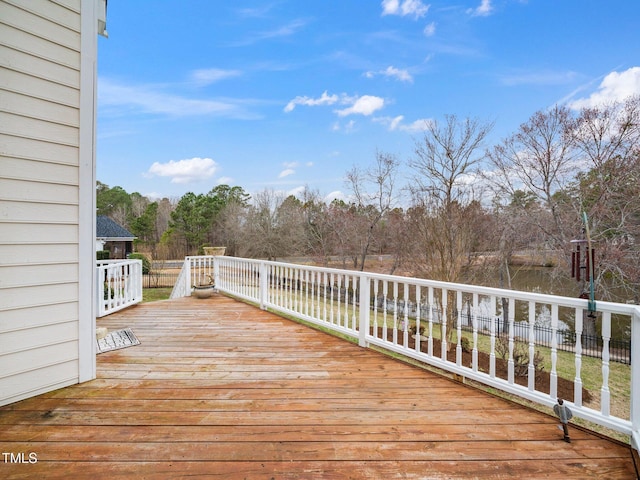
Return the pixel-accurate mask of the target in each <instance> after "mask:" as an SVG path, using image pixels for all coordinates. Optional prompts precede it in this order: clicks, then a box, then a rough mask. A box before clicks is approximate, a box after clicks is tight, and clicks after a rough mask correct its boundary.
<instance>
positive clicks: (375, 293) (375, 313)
mask: <svg viewBox="0 0 640 480" xmlns="http://www.w3.org/2000/svg"><path fill="white" fill-rule="evenodd" d="M378 282H379V280H378V279H377V278H376V279H374V280H373V298H374V300H373V336H374V337H376V338H379V337H378Z"/></svg>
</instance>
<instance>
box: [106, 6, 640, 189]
mask: <svg viewBox="0 0 640 480" xmlns="http://www.w3.org/2000/svg"><path fill="white" fill-rule="evenodd" d="M639 21H640V1H637V0H611V1H607V2H605V1H602V0H459V1H435V0H434V1H431V2H427V1H421V0H384V1H380V0H304V1H303V0H271V1H269V0H265V1H258V0H256V1H242V0H238V1H221V0H158V1H154V2H151V1H133V0H111V1H110V2H109V5H108V17H107V30H108V33H109V38H108V39H103V38H101V39H100V41H99V47H98V48H99V52H98V127H97V128H98V135H97V136H98V148H97V163H98V166H97V177H98V180H100V181H102V182H103V183H106V184H107V185H109V186H112V187H113V186H116V185H119V186H121V187H123V188H124V189H125V190H127V191H128V192H134V191H137V192H139V193H141V194H143V195H148V196H156V197H161V196H167V197H180V196H181V195H183V194H184V193H186V192H188V191H192V192H195V193H205V192H208V191H209V190H211V189H212V188H213V187H215V186H216V185H218V184H220V183H226V184H229V185H239V186H241V187H243V188H244V189H245V190H246V191H248V192H250V193H254V192H258V191H261V190H264V189H273V190H277V191H283V192H286V193H294V194H295V193H296V192H299V191H300V190H301V189H302V188H304V187H305V186H308V187H309V188H310V189H312V190H316V191H318V192H319V193H320V194H321V195H322V196H326V197H327V198H328V199H331V198H335V197H341V196H342V197H344V196H345V195H347V194H348V189H347V187H346V184H345V181H344V176H345V173H346V171H347V170H349V169H350V168H351V167H352V166H354V165H359V166H366V165H369V164H371V163H372V162H373V161H374V159H375V155H376V151H382V152H387V153H391V154H394V155H396V156H397V157H398V159H400V160H402V161H405V160H408V159H409V158H410V157H411V155H412V152H413V150H414V148H415V143H416V141H418V140H419V139H420V137H421V136H422V135H423V130H422V129H423V128H424V125H425V123H426V122H428V121H429V120H432V119H435V120H442V119H443V117H444V115H446V114H455V115H457V116H459V117H461V118H464V117H467V116H469V117H478V118H480V119H482V120H486V121H494V122H495V127H494V129H493V131H492V134H491V137H490V144H493V143H497V142H499V141H500V139H502V138H504V137H506V136H508V135H510V134H512V133H514V132H515V131H516V130H517V128H518V126H519V125H520V124H521V123H523V122H525V121H526V120H527V119H528V118H529V117H530V116H531V115H532V114H533V113H534V112H536V111H537V110H541V109H546V108H548V107H550V106H552V105H554V104H558V103H566V104H568V105H570V106H573V107H576V108H577V107H580V106H587V105H592V104H594V103H596V102H599V101H610V100H615V99H621V98H623V97H624V96H626V95H629V94H632V93H636V94H637V93H640V34H639V33H638V22H639ZM407 175H408V172H407ZM403 181H410V178H409V177H408V176H407V177H403Z"/></svg>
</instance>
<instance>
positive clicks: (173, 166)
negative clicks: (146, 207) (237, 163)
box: [146, 157, 218, 184]
mask: <svg viewBox="0 0 640 480" xmlns="http://www.w3.org/2000/svg"><path fill="white" fill-rule="evenodd" d="M217 170H218V164H217V163H216V162H215V161H214V160H212V159H211V158H199V157H195V158H189V159H184V160H178V161H174V160H170V161H169V162H167V163H160V162H154V163H153V165H151V167H149V170H148V171H147V174H146V175H147V176H149V177H153V176H158V177H171V183H179V184H186V183H193V182H198V181H202V180H206V179H207V178H211V177H212V176H213V175H214V174H215V173H216V171H217Z"/></svg>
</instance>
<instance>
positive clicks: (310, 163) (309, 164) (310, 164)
mask: <svg viewBox="0 0 640 480" xmlns="http://www.w3.org/2000/svg"><path fill="white" fill-rule="evenodd" d="M304 165H305V167H309V168H311V167H313V162H307V163H305V164H304Z"/></svg>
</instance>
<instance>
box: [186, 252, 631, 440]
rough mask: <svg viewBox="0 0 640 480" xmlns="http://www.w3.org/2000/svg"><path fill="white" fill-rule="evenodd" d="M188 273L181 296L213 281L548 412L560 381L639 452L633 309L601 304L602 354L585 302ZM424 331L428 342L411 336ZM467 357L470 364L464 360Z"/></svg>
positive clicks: (587, 415) (228, 265)
mask: <svg viewBox="0 0 640 480" xmlns="http://www.w3.org/2000/svg"><path fill="white" fill-rule="evenodd" d="M185 269H186V270H187V274H186V277H185V278H188V279H190V283H189V285H187V286H186V288H182V290H181V291H182V292H183V294H184V295H188V294H190V291H191V285H193V284H194V283H197V282H198V280H197V279H201V278H203V277H205V276H207V275H211V274H213V276H214V278H215V284H216V287H217V288H218V289H219V290H220V291H221V292H224V293H227V294H230V295H233V296H236V297H239V298H242V299H245V300H249V301H252V302H256V303H258V304H259V305H260V307H261V308H263V309H271V310H274V311H276V312H281V313H283V314H287V315H291V316H294V317H297V318H300V319H302V320H305V321H308V322H311V323H314V324H316V325H319V326H322V327H324V328H327V329H329V330H332V331H335V332H339V333H341V334H343V335H346V336H348V337H351V338H352V339H354V340H355V341H357V342H358V343H359V345H361V346H363V347H368V346H376V347H380V348H384V349H386V350H389V351H392V352H396V353H399V354H402V355H405V356H407V357H411V358H413V359H416V360H419V361H421V362H424V363H426V364H429V365H432V366H435V367H438V368H441V369H443V370H446V371H448V372H451V373H453V374H456V375H459V376H461V377H463V378H468V379H472V380H475V381H478V382H481V383H483V384H485V385H489V386H491V387H493V388H496V389H499V390H502V391H504V392H507V393H510V394H513V395H517V396H519V397H522V398H525V399H528V400H531V401H533V402H536V403H538V404H540V405H543V406H545V407H549V409H551V407H553V405H554V404H555V403H556V401H557V398H558V381H559V377H560V376H563V377H565V378H567V379H568V380H570V381H572V382H573V384H574V392H573V401H566V402H565V403H566V404H567V405H569V407H570V408H571V410H572V411H573V413H574V415H575V416H576V417H580V418H583V419H586V420H589V421H591V422H594V423H596V424H599V425H602V426H604V427H607V428H611V429H614V430H616V431H619V432H622V433H625V434H628V435H630V436H632V445H633V446H634V447H635V448H636V449H637V447H638V445H639V444H640V442H639V441H640V436H639V427H640V367H639V365H638V360H637V359H636V358H635V356H636V352H637V351H640V349H638V348H636V347H635V346H636V345H640V307H639V306H637V305H625V304H615V303H608V302H598V303H597V311H598V331H599V332H600V333H599V341H598V342H597V347H596V349H597V352H596V349H594V348H593V347H589V348H587V347H586V343H585V342H584V340H583V337H585V334H586V330H585V323H584V322H583V314H585V313H586V312H585V311H586V309H587V301H586V300H582V299H576V298H568V297H558V296H552V295H542V294H535V293H528V292H520V291H514V290H502V289H496V288H488V287H479V286H473V285H463V284H453V283H445V282H437V281H430V280H421V279H416V278H408V277H399V276H390V275H381V274H374V273H367V272H354V271H347V270H337V269H329V268H321V267H311V266H304V265H294V264H286V263H279V262H268V261H258V260H249V259H242V258H235V257H188V258H187V259H186V261H185V267H184V268H183V270H185ZM187 292H188V293H187ZM444 319H448V321H444V322H443V321H442V320H444ZM540 323H543V324H545V325H546V329H545V330H546V331H548V332H550V334H548V333H547V335H548V336H549V338H548V339H547V341H548V343H546V344H545V345H546V346H545V347H542V346H541V345H540V339H539V333H538V326H539V325H540ZM612 327H616V329H618V330H620V329H622V330H625V331H626V333H627V334H629V332H630V336H631V346H632V348H631V354H632V355H633V356H632V357H631V360H632V361H631V362H627V363H630V365H626V364H625V365H623V364H621V363H615V365H614V362H613V360H614V359H615V358H614V357H613V356H612V352H611V348H610V345H611V339H612ZM447 328H449V329H450V330H452V331H449V332H447ZM422 329H424V333H423V335H422V336H419V335H418V336H416V335H413V332H414V331H415V330H418V331H420V330H422ZM500 332H502V333H500ZM567 332H570V333H569V334H568V333H567ZM463 338H466V340H463ZM438 344H439V345H440V346H439V347H437V345H438ZM499 347H502V349H500V348H499ZM518 349H520V351H522V349H524V352H525V353H526V354H527V355H526V357H527V360H526V361H525V364H524V365H522V364H521V363H520V362H518V359H517V357H516V354H515V353H516V351H517V350H518ZM465 350H468V351H469V354H468V355H469V356H465V355H464V354H463V352H464V351H465ZM538 351H542V353H541V355H542V357H543V358H544V359H545V360H546V363H547V365H550V367H548V369H547V371H548V373H549V380H550V382H549V383H550V386H549V388H548V389H545V390H544V391H543V390H541V388H540V386H539V385H537V384H536V373H537V368H539V365H536V364H535V362H534V361H533V359H534V358H535V354H536V352H538ZM501 352H502V353H503V355H504V359H505V361H506V363H507V373H506V375H504V378H500V375H499V374H498V373H497V370H498V369H497V363H498V362H500V361H501V360H500V359H499V358H500V353H501ZM481 355H488V359H489V365H488V368H482V366H481V364H480V362H479V357H480V356H481ZM469 358H470V359H469ZM594 363H595V364H596V367H595V370H596V371H597V377H598V382H599V386H598V387H597V389H596V390H597V391H593V390H591V391H590V393H592V394H593V396H595V397H596V402H591V403H589V405H585V402H583V394H582V392H583V390H582V387H583V383H584V374H583V368H585V369H586V368H587V367H588V368H589V369H590V372H589V376H590V378H592V377H593V376H594ZM518 367H521V368H520V369H519V368H518ZM522 367H523V368H522ZM372 374H373V373H372ZM612 376H615V378H612ZM618 377H621V378H618ZM523 378H524V380H523ZM518 381H520V383H518ZM591 381H593V380H591ZM621 384H622V386H621ZM614 385H615V388H614V394H613V395H612V393H611V392H612V387H613V386H614ZM598 397H599V401H598Z"/></svg>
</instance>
